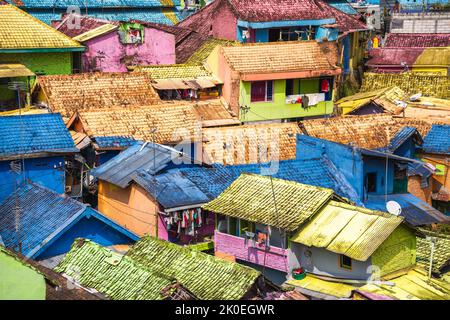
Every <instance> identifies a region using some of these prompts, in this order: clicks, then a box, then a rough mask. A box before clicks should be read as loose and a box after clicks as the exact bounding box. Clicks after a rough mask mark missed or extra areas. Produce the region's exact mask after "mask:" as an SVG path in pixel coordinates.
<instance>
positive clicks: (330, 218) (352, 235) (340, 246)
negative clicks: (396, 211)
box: [291, 201, 403, 261]
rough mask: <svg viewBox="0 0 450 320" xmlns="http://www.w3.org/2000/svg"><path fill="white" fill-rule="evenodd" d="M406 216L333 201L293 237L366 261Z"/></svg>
mask: <svg viewBox="0 0 450 320" xmlns="http://www.w3.org/2000/svg"><path fill="white" fill-rule="evenodd" d="M402 221H403V218H401V217H397V216H394V215H391V214H388V213H383V212H379V211H373V210H368V209H365V208H361V207H356V206H352V205H348V204H344V203H338V202H335V201H330V202H329V203H328V204H327V205H326V207H324V208H323V209H322V210H321V211H320V212H319V213H317V214H316V215H314V216H313V217H312V220H310V221H309V222H308V223H307V224H306V225H305V226H304V227H302V228H301V229H300V230H299V231H298V232H297V233H296V234H295V235H293V236H292V238H291V241H294V242H299V243H302V244H304V245H307V246H309V247H310V246H314V247H318V248H325V249H326V250H329V251H332V252H335V253H340V254H344V255H346V256H348V257H350V258H353V259H355V260H359V261H366V260H367V259H368V258H369V257H370V256H371V255H372V253H373V252H374V251H375V250H376V249H377V248H378V247H379V246H380V245H381V244H382V243H383V241H384V240H386V239H387V237H388V236H389V235H390V234H391V233H392V232H393V231H394V230H395V229H396V228H397V227H398V226H399V225H400V223H401V222H402Z"/></svg>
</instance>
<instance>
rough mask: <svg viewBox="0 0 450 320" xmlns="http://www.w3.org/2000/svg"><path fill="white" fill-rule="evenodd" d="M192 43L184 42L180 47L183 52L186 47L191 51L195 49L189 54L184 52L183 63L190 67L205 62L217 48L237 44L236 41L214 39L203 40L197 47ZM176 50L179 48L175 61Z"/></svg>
mask: <svg viewBox="0 0 450 320" xmlns="http://www.w3.org/2000/svg"><path fill="white" fill-rule="evenodd" d="M193 42H194V41H192V40H191V41H189V40H186V41H185V42H184V43H183V45H182V46H183V50H186V49H188V48H187V47H190V48H191V50H193V49H195V51H193V52H192V51H191V52H190V54H189V52H186V56H187V59H186V58H185V62H184V63H186V64H190V65H196V64H202V63H204V62H205V61H206V59H207V58H208V56H209V55H210V54H211V53H212V51H213V50H214V49H215V48H216V47H217V46H223V47H230V46H236V45H238V44H239V42H237V41H232V40H224V39H216V38H207V39H205V41H202V43H201V45H197V46H195V44H194V43H193ZM178 49H179V48H177V60H178V59H179V57H178ZM180 59H183V58H182V57H180Z"/></svg>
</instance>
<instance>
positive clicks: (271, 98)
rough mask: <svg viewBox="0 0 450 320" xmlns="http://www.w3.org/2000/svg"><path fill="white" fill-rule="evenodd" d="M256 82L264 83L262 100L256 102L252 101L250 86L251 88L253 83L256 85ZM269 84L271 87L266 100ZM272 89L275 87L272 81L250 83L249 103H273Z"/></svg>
mask: <svg viewBox="0 0 450 320" xmlns="http://www.w3.org/2000/svg"><path fill="white" fill-rule="evenodd" d="M257 82H264V86H265V88H264V100H258V101H254V100H253V99H254V98H253V95H252V86H253V84H254V83H257ZM269 83H271V86H272V88H271V96H270V100H269V99H268V96H267V91H268V90H267V89H268V87H269ZM274 87H275V83H274V80H261V81H250V103H261V102H262V103H264V102H273V95H274Z"/></svg>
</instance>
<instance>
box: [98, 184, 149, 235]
mask: <svg viewBox="0 0 450 320" xmlns="http://www.w3.org/2000/svg"><path fill="white" fill-rule="evenodd" d="M98 210H99V211H100V212H101V213H103V214H104V215H105V216H107V217H108V218H110V219H111V220H113V221H115V222H116V223H117V224H119V225H121V226H122V227H124V228H126V229H128V230H130V231H131V232H133V233H134V234H136V235H137V236H139V237H142V236H144V235H151V236H154V237H156V236H157V233H156V232H157V214H156V210H157V208H156V204H155V203H154V201H153V200H152V199H151V198H150V197H148V196H147V192H146V191H145V190H144V189H142V188H141V187H139V186H137V185H135V184H132V185H131V186H129V187H128V188H125V189H122V188H120V187H117V186H115V185H113V184H111V183H108V182H106V181H102V180H100V181H99V183H98Z"/></svg>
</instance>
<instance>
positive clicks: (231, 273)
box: [56, 236, 264, 300]
mask: <svg viewBox="0 0 450 320" xmlns="http://www.w3.org/2000/svg"><path fill="white" fill-rule="evenodd" d="M186 266H189V267H186ZM75 270H78V272H77V273H76V272H75ZM56 271H58V272H60V273H62V274H65V275H67V276H69V277H76V279H77V280H78V283H79V284H80V285H82V286H83V287H87V288H93V289H95V290H97V291H100V292H102V293H104V294H105V295H106V296H108V297H109V298H110V299H113V300H143V299H145V300H149V299H150V300H162V299H163V298H164V297H163V296H162V295H161V292H162V291H163V290H164V289H165V288H167V287H169V286H171V285H172V284H173V283H179V284H181V286H182V287H183V288H184V290H183V291H185V292H186V291H187V292H189V293H190V299H200V300H238V299H248V298H250V297H254V296H258V294H257V291H256V290H258V289H260V290H261V289H262V288H264V279H263V277H262V275H261V273H260V272H258V271H256V270H253V269H251V268H249V267H246V266H242V265H240V264H237V263H233V262H228V261H225V260H222V259H219V258H216V257H214V256H210V255H207V254H204V253H202V252H198V251H195V250H192V249H189V248H188V247H181V246H179V245H176V244H172V243H168V242H166V241H162V240H158V239H155V238H153V237H150V236H147V237H143V238H142V239H141V240H140V241H139V242H137V243H136V244H135V245H134V246H133V247H132V248H131V249H130V250H129V251H128V252H127V253H126V254H125V255H120V254H117V253H114V252H112V251H111V250H109V249H108V248H104V247H102V246H99V245H98V244H96V243H93V242H92V241H88V240H84V239H79V240H77V242H76V243H75V245H74V246H73V247H72V249H71V251H70V252H69V254H67V255H66V257H65V258H64V259H63V261H62V262H61V264H60V265H59V266H58V267H57V268H56ZM105 274H107V275H108V276H107V277H105Z"/></svg>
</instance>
